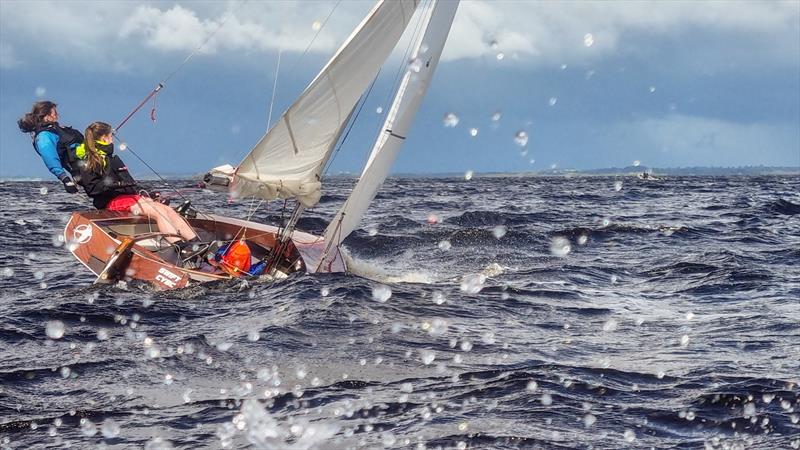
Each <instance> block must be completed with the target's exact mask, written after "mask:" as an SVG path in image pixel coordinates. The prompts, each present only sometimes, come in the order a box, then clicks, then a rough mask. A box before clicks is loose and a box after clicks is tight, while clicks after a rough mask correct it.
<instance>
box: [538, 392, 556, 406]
mask: <svg viewBox="0 0 800 450" xmlns="http://www.w3.org/2000/svg"><path fill="white" fill-rule="evenodd" d="M541 401H542V404H543V405H544V406H550V405H552V404H553V397H551V396H550V394H542V397H541Z"/></svg>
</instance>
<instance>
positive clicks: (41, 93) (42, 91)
mask: <svg viewBox="0 0 800 450" xmlns="http://www.w3.org/2000/svg"><path fill="white" fill-rule="evenodd" d="M33 93H34V94H35V95H36V96H37V97H44V94H46V93H47V89H46V88H45V87H44V86H37V87H36V89H35V90H34V91H33Z"/></svg>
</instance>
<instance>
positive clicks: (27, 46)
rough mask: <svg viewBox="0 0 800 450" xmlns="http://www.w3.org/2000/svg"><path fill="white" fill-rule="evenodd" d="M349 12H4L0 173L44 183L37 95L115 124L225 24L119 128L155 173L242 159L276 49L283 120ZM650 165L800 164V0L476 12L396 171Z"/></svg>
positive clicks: (359, 147) (381, 95)
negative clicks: (35, 120)
mask: <svg viewBox="0 0 800 450" xmlns="http://www.w3.org/2000/svg"><path fill="white" fill-rule="evenodd" d="M423 3H425V2H423ZM335 5H336V2H331V1H319V2H308V1H303V2H299V1H263V0H249V1H246V2H242V1H241V0H236V1H227V2H194V1H170V2H160V1H150V2H144V1H114V2H97V1H63V0H60V1H16V0H10V1H9V0H3V1H0V100H2V101H0V176H3V177H7V176H32V177H45V178H46V177H48V176H49V175H48V172H47V170H46V169H45V168H44V165H43V164H42V163H41V160H40V159H39V158H38V157H37V156H36V154H35V153H34V151H33V149H32V147H31V143H30V138H29V137H28V136H27V135H25V134H22V133H20V132H19V131H18V129H17V126H16V120H17V119H18V118H19V117H20V116H21V115H22V114H23V113H25V112H27V111H28V110H29V109H30V106H31V104H32V103H33V102H34V101H36V100H38V99H49V100H53V101H55V102H56V103H58V104H59V112H60V114H61V122H62V124H65V125H72V126H73V127H75V128H78V129H81V130H82V129H83V128H85V127H86V125H88V124H89V123H90V122H92V121H94V120H103V121H106V122H110V123H112V125H116V124H117V123H119V121H120V120H121V119H122V118H123V117H124V116H125V115H126V114H127V113H128V112H129V111H130V110H132V109H133V108H134V107H135V106H136V104H138V102H139V101H140V100H141V99H142V98H143V97H144V96H145V95H147V93H148V92H149V91H150V89H152V88H153V87H154V86H155V85H156V84H157V83H158V82H159V81H161V80H163V79H164V78H165V77H167V76H168V75H169V74H171V73H172V72H173V71H174V70H175V69H176V68H178V67H179V66H180V64H181V62H182V61H184V59H185V58H186V57H187V55H188V54H189V53H190V52H192V51H193V50H194V49H195V48H197V47H198V45H200V44H201V43H203V42H204V41H205V40H206V38H207V37H208V36H209V35H210V33H212V32H213V31H214V30H216V29H217V28H219V24H220V23H222V22H223V21H225V24H224V26H223V27H222V28H220V29H219V31H218V32H217V33H216V35H215V36H214V37H213V39H211V40H210V41H209V42H208V43H207V44H206V45H205V46H204V47H203V49H202V51H201V52H200V53H199V54H197V55H196V56H195V57H194V58H193V59H191V60H190V61H189V62H188V63H187V64H186V65H185V66H183V67H182V68H181V69H180V70H179V71H177V72H176V73H175V74H174V76H172V77H171V78H170V79H169V81H168V83H167V85H166V87H165V88H164V89H163V90H162V92H161V93H160V94H159V95H158V97H157V102H156V106H157V111H156V117H157V120H156V122H155V123H153V122H152V121H151V120H150V118H149V114H150V109H151V107H152V105H151V104H149V105H148V106H147V107H145V108H144V109H143V111H141V112H140V113H139V114H138V115H137V116H136V117H135V118H134V119H133V120H132V121H131V122H130V123H129V124H128V125H126V126H125V128H123V129H122V130H121V133H120V134H121V136H122V137H123V138H124V139H125V140H126V142H127V143H128V145H129V146H130V147H131V148H133V149H134V150H135V151H136V152H137V153H138V154H139V155H140V156H142V157H143V158H144V159H145V160H146V161H147V162H148V163H150V165H152V166H153V167H155V168H156V169H158V170H159V171H160V172H164V173H192V172H202V171H205V170H206V169H209V168H211V167H213V166H216V165H219V164H221V163H226V162H227V163H231V164H234V165H235V164H237V163H238V162H239V160H240V159H241V158H242V157H243V156H244V155H245V154H246V153H247V151H249V149H250V148H251V147H252V146H253V145H254V144H255V143H256V142H257V141H258V139H259V138H260V137H261V135H263V133H264V132H265V131H266V127H267V116H268V109H269V103H270V98H271V95H272V87H273V84H274V83H275V69H276V64H277V55H278V50H282V51H283V54H282V60H281V67H280V69H281V70H280V72H279V74H278V77H277V87H278V89H277V93H276V101H275V108H274V113H273V121H274V119H275V118H276V117H277V116H278V115H279V114H280V113H281V112H282V111H283V110H285V108H286V107H288V106H289V105H290V104H291V102H292V101H293V100H294V98H296V96H297V95H298V94H299V93H300V92H301V91H302V89H303V88H304V87H305V86H306V84H307V83H308V82H310V81H311V80H312V79H313V77H314V75H316V73H317V71H318V70H319V69H320V68H321V67H322V65H323V64H324V63H325V62H326V61H327V59H328V58H329V57H330V56H331V55H332V53H333V52H334V51H335V50H336V48H337V47H338V46H339V45H340V44H341V42H342V41H343V40H344V39H345V38H346V37H347V35H348V34H349V33H350V32H351V31H352V29H353V28H354V27H355V26H356V25H357V24H358V23H359V22H360V21H361V19H362V18H363V17H364V15H365V14H366V13H367V12H368V11H369V9H370V8H371V7H372V2H360V1H342V2H341V3H340V4H339V5H338V6H336V7H335ZM334 7H335V10H334ZM331 10H334V11H333V14H332V15H331V16H330V20H329V21H327V22H326V23H324V22H325V19H326V17H327V16H328V14H329V13H330V12H331ZM323 23H324V26H322V28H321V31H320V32H319V35H318V37H317V38H316V40H314V42H313V45H311V47H310V49H309V51H308V52H307V53H306V54H305V55H304V56H302V57H301V55H303V53H304V50H305V49H306V48H307V47H308V46H309V43H310V42H311V41H312V38H313V37H314V35H315V33H317V30H318V29H319V28H320V25H322V24H323ZM414 23H415V22H412V26H413V25H414ZM405 48H406V43H405V42H401V43H400V45H398V48H397V51H396V52H395V53H396V54H395V55H394V56H393V58H392V59H391V60H390V61H389V63H387V64H386V65H385V67H384V69H383V70H382V72H381V76H380V78H379V82H378V83H377V84H376V87H375V89H374V90H373V92H372V94H371V95H370V97H369V98H368V99H367V101H366V104H365V107H364V109H363V111H362V113H361V115H360V116H359V120H358V122H357V125H356V127H355V128H354V131H353V132H352V133H351V135H350V136H349V137H348V140H347V142H346V143H345V145H344V146H343V148H342V150H341V151H340V152H339V153H338V154H337V155H336V159H335V161H334V164H333V166H332V171H333V172H336V173H338V172H340V171H350V172H358V171H360V169H361V166H362V165H363V163H364V162H365V160H366V154H367V153H368V152H369V150H370V148H371V147H372V144H373V141H374V138H375V134H376V132H377V129H378V127H379V126H380V125H381V123H382V120H383V112H379V111H384V112H385V110H386V109H388V108H387V106H388V104H387V103H388V102H389V99H390V89H391V86H392V84H393V81H394V79H395V76H396V74H397V73H398V71H399V70H401V69H402V68H404V67H405V65H406V64H407V61H404V60H403V57H402V54H403V52H404V51H405ZM448 113H452V114H454V115H455V116H457V117H458V119H459V120H458V123H457V124H456V125H455V126H452V127H451V126H446V125H445V121H443V117H444V116H445V115H447V114H448ZM451 125H452V123H451ZM476 132H477V133H476ZM519 132H524V133H526V134H527V136H528V140H527V144H526V145H525V146H524V147H523V146H520V145H519V143H518V142H516V141H515V136H516V135H517V134H518V133H519ZM475 133H476V134H475ZM473 134H475V135H474V136H473ZM122 156H123V159H125V160H126V161H127V162H128V163H129V164H130V165H131V167H132V168H133V171H134V174H137V175H139V176H145V175H150V174H149V173H148V171H147V170H146V169H145V168H144V167H143V166H142V165H141V164H140V163H138V161H136V159H135V158H134V157H133V156H132V155H130V154H128V155H125V154H124V153H123V154H122ZM635 160H639V161H641V163H642V164H643V165H647V166H656V167H681V166H739V165H759V164H763V165H788V166H800V2H798V1H796V0H793V1H786V2H778V1H754V2H747V1H714V2H689V1H676V2H670V1H658V2H645V1H635V2H625V1H599V2H591V1H570V2H558V1H535V2H533V1H532V2H525V1H509V2H503V1H488V0H487V1H462V2H461V5H460V7H459V10H458V13H457V15H456V19H455V22H454V24H453V29H452V31H451V34H450V39H449V40H448V43H447V46H446V47H445V50H444V54H443V56H442V62H441V64H440V66H439V70H438V71H437V74H436V76H435V78H434V82H433V84H432V86H431V89H430V91H429V93H428V97H427V98H426V100H425V102H424V103H423V105H422V108H421V110H420V113H419V115H418V118H417V121H416V122H415V124H414V126H413V128H412V130H411V132H410V136H409V138H408V140H407V141H406V143H405V147H404V149H403V151H402V153H401V154H400V156H399V158H398V161H397V163H396V164H395V172H403V173H409V172H413V173H441V172H463V171H467V170H474V171H475V172H498V171H503V172H520V171H528V170H541V169H545V168H549V167H552V166H554V165H555V166H557V167H561V168H571V167H574V168H600V167H611V166H617V167H621V166H626V165H629V164H631V163H632V162H633V161H635Z"/></svg>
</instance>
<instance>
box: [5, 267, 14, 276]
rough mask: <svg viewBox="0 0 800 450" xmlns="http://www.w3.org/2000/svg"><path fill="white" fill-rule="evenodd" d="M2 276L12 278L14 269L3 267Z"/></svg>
mask: <svg viewBox="0 0 800 450" xmlns="http://www.w3.org/2000/svg"><path fill="white" fill-rule="evenodd" d="M3 276H4V277H13V276H14V269H12V268H11V267H3Z"/></svg>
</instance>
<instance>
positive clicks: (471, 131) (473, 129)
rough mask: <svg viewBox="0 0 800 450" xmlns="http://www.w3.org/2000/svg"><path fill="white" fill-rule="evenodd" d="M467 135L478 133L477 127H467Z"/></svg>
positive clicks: (473, 135)
mask: <svg viewBox="0 0 800 450" xmlns="http://www.w3.org/2000/svg"><path fill="white" fill-rule="evenodd" d="M469 135H470V136H472V137H475V136H477V135H478V129H477V128H470V129H469Z"/></svg>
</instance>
